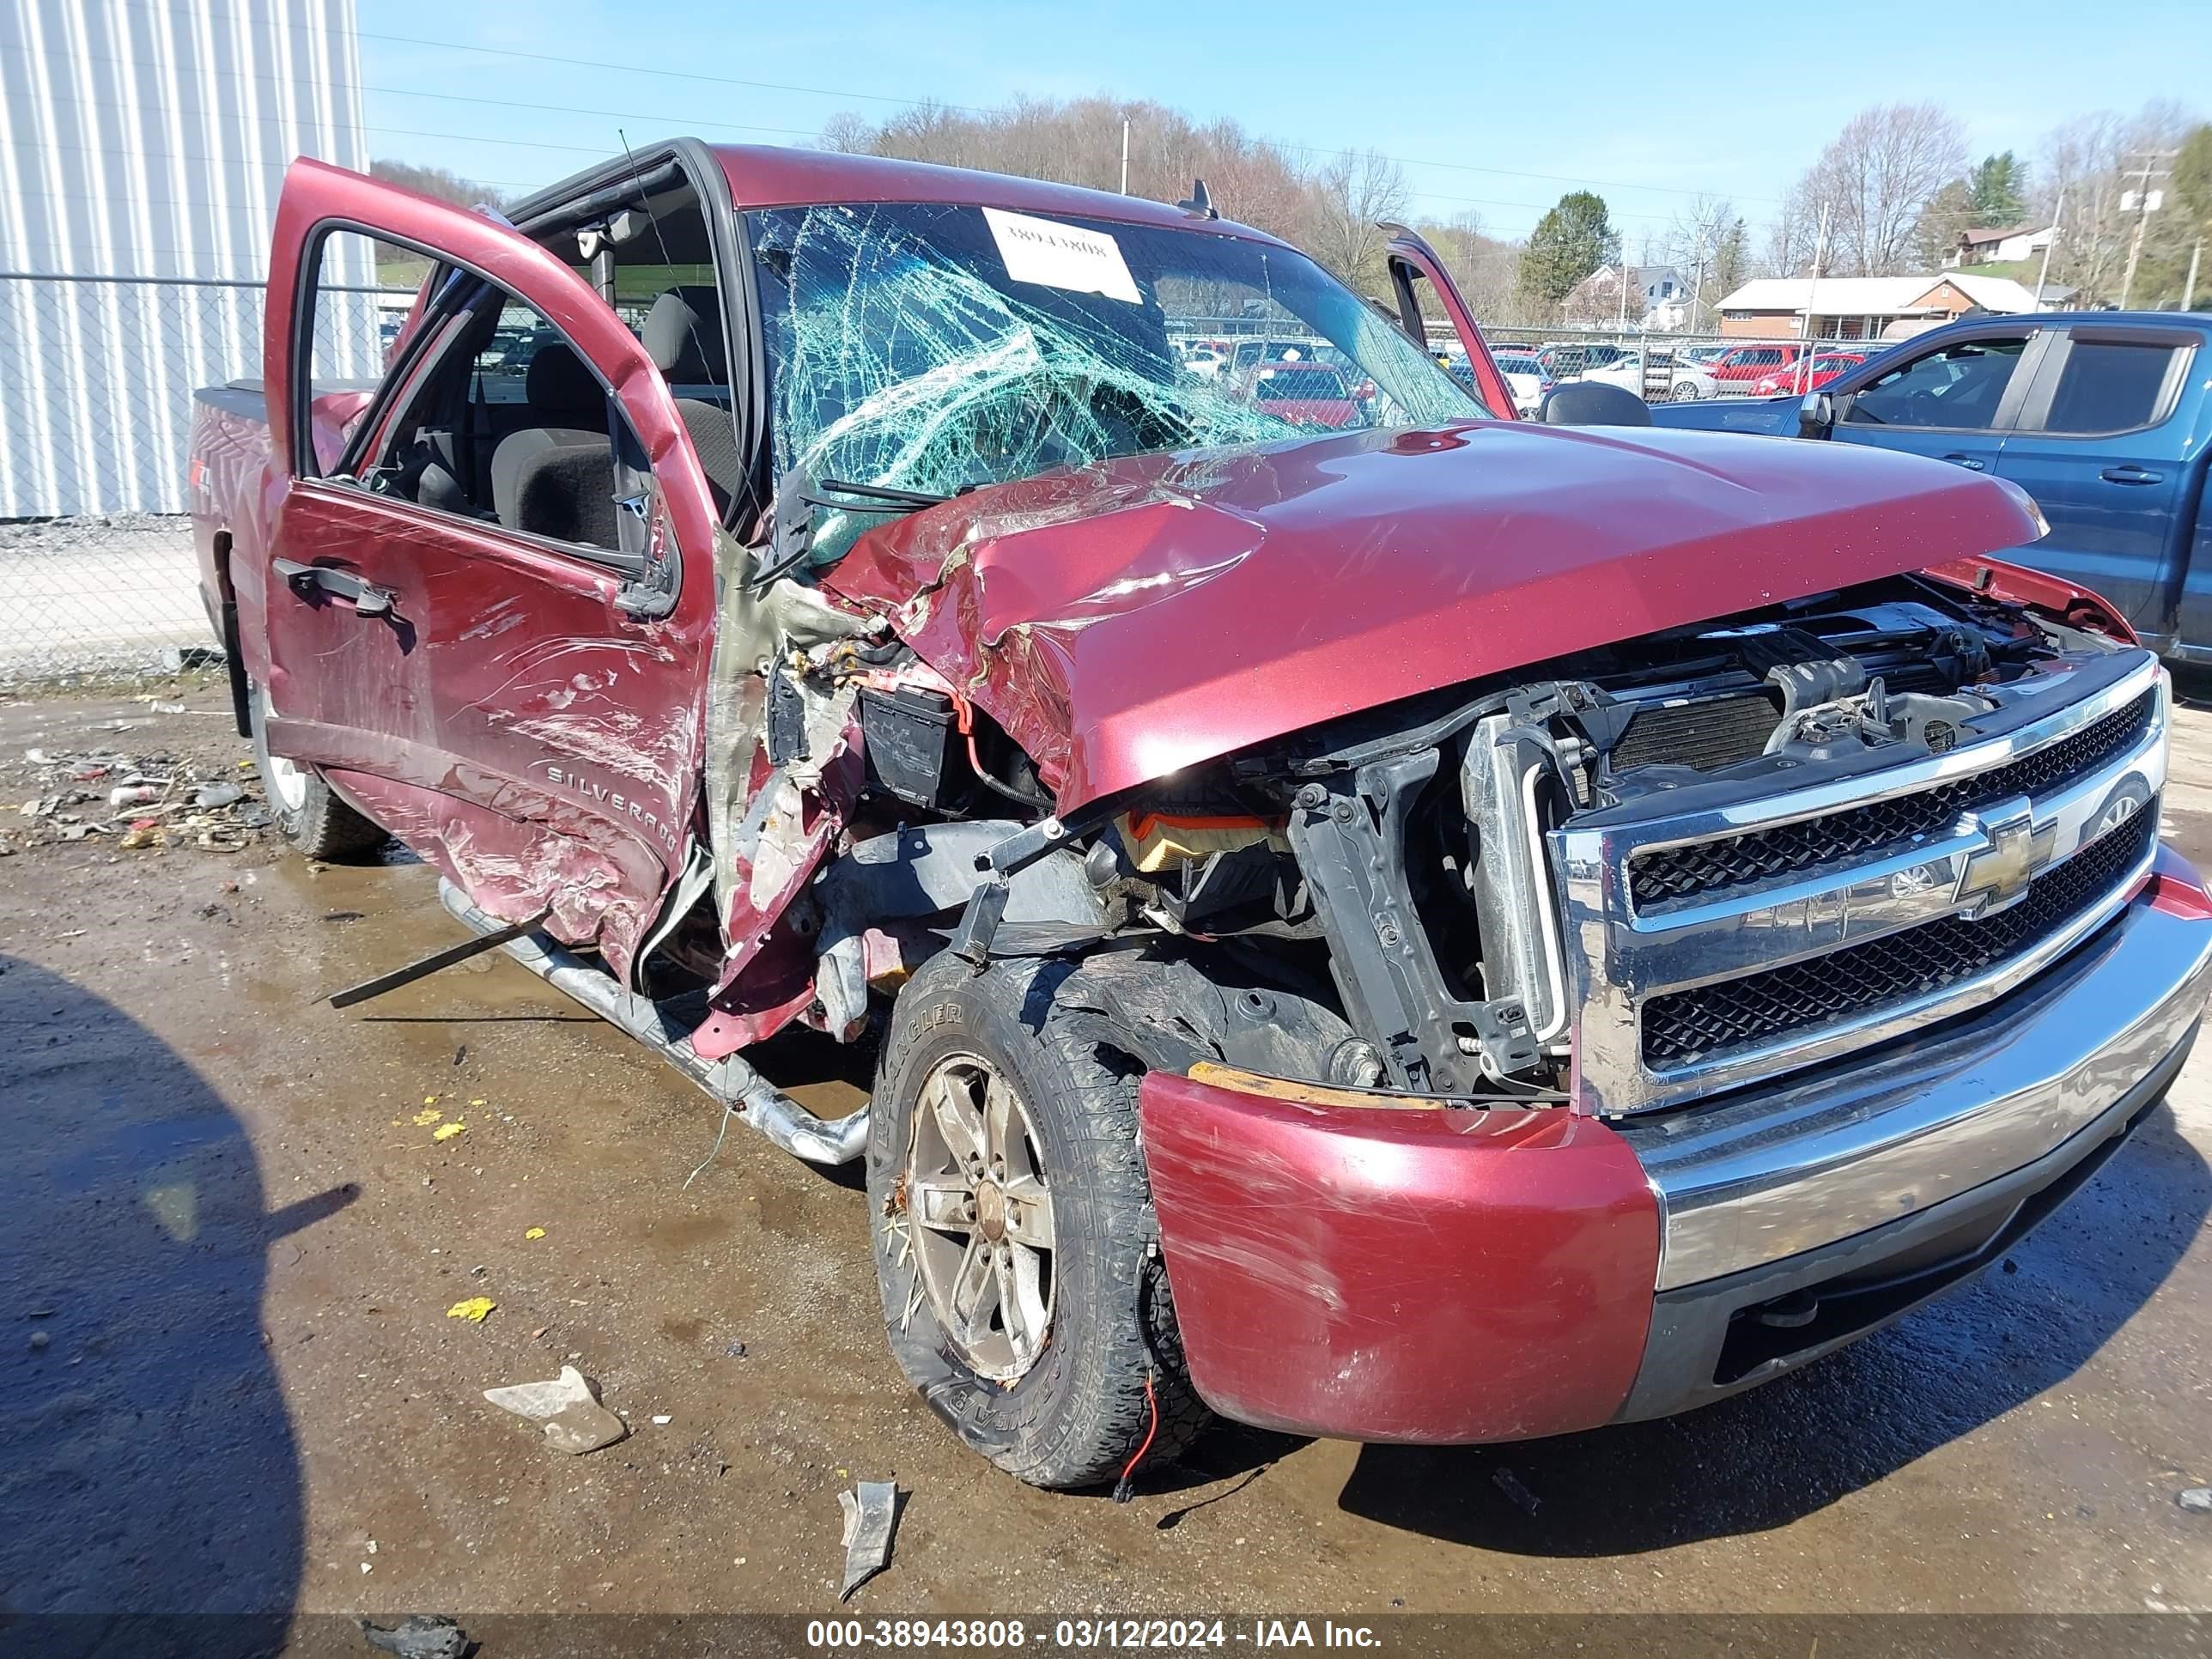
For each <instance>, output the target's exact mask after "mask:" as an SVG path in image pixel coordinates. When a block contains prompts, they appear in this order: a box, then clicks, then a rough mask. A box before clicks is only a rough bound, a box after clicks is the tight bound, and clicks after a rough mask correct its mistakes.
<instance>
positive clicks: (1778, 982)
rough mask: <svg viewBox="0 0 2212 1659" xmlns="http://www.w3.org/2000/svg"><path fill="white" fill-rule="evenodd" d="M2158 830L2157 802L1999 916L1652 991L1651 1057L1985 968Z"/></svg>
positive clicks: (1817, 1016) (1817, 1017)
mask: <svg viewBox="0 0 2212 1659" xmlns="http://www.w3.org/2000/svg"><path fill="white" fill-rule="evenodd" d="M2157 836H2158V803H2157V802H2156V801H2153V802H2151V803H2150V804H2149V805H2148V806H2146V807H2143V808H2142V809H2141V810H2140V811H2137V812H2136V815H2135V816H2134V817H2131V818H2130V819H2129V820H2128V821H2127V822H2126V823H2124V824H2122V825H2120V826H2119V827H2118V829H2112V830H2109V831H2107V832H2106V834H2105V835H2103V836H2100V837H2099V838H2098V839H2097V840H2096V841H2094V842H2091V843H2090V844H2089V845H2088V846H2087V847H2085V848H2082V849H2081V851H2080V852H2078V853H2076V854H2075V855H2074V856H2073V857H2072V858H2070V859H2068V860H2066V861H2065V862H2064V863H2063V864H2060V865H2057V866H2053V867H2052V868H2051V869H2050V870H2049V871H2047V872H2045V873H2044V874H2043V875H2041V876H2039V877H2038V878H2036V880H2035V881H2034V882H2033V884H2031V885H2030V886H2029V888H2028V890H2027V897H2026V898H2024V899H2022V900H2021V902H2019V903H2017V904H2015V905H2014V906H2012V907H2011V908H2009V909H2005V910H2000V911H1998V912H1997V913H1996V915H1993V916H1988V917H1985V918H1983V919H1981V920H1978V921H1975V920H1970V919H1967V918H1965V917H1960V916H1947V917H1946V918H1944V919H1943V920H1942V921H1931V922H1928V923H1926V924H1924V925H1923V926H1921V927H1908V928H1906V929H1905V930H1904V931H1903V932H1902V933H1892V934H1889V935H1888V936H1887V938H1884V939H1877V940H1876V941H1875V942H1874V943H1872V944H1870V945H1855V946H1853V947H1851V948H1850V949H1848V950H1844V951H1837V952H1836V953H1835V954H1834V955H1833V956H1829V957H1820V958H1819V959H1817V960H1815V961H1813V962H1804V963H1793V964H1791V965H1790V966H1789V967H1787V968H1778V969H1773V970H1772V971H1771V972H1769V973H1764V974H1751V975H1746V976H1745V977H1744V978H1742V979H1731V980H1724V981H1722V982H1721V983H1719V984H1717V985H1705V986H1699V987H1696V988H1694V989H1692V990H1688V991H1678V992H1675V993H1674V994H1671V995H1668V996H1659V997H1654V998H1652V999H1651V1000H1650V1001H1649V1002H1647V1003H1645V1004H1644V1064H1645V1065H1647V1066H1650V1067H1651V1068H1652V1069H1653V1070H1654V1071H1666V1070H1669V1069H1671V1068H1673V1067H1674V1066H1684V1065H1688V1064H1691V1063H1692V1062H1694V1061H1696V1060H1699V1059H1702V1058H1703V1057H1704V1056H1705V1055H1706V1054H1711V1053H1714V1052H1717V1051H1719V1050H1723V1049H1728V1048H1741V1047H1742V1046H1743V1045H1745V1044H1747V1043H1755V1042H1766V1041H1769V1040H1771V1039H1772V1038H1774V1037H1777V1036H1782V1035H1784V1034H1785V1033H1787V1032H1791V1031H1798V1030H1806V1029H1808V1028H1809V1027H1815V1026H1821V1025H1827V1024H1833V1023H1834V1022H1836V1021H1838V1020H1842V1019H1849V1018H1853V1017H1855V1016H1857V1015H1859V1014H1863V1013H1865V1012H1869V1011H1872V1010H1877V1009H1880V1008H1882V1007H1884V1006H1888V1005H1891V1004H1894V1003H1898V1002H1901V1001H1905V1000H1908V999H1911V998H1914V997H1921V996H1925V995H1927V994H1929V993H1930V992H1932V991H1939V990H1941V989H1942V988H1943V987H1945V986H1947V985H1952V984H1955V983H1957V982H1958V981H1961V980H1966V979H1971V978H1972V977H1974V976H1975V975H1979V974H1983V973H1985V972H1987V971H1988V970H1989V969H1990V968H1992V967H1994V966H1996V964H1997V963H2001V962H2003V961H2005V960H2007V959H2008V958H2009V957H2014V956H2017V955H2018V954H2019V953H2020V952H2021V951H2025V950H2027V949H2028V948H2030V947H2031V946H2033V945H2036V944H2038V943H2039V942H2041V941H2042V940H2044V939H2048V938H2050V937H2051V935H2052V934H2053V933H2057V932H2058V931H2059V930H2060V929H2061V928H2063V927H2065V926H2066V925H2067V924H2068V923H2069V922H2071V921H2075V920H2076V919H2077V918H2078V917H2080V916H2081V914H2082V913H2083V912H2084V911H2086V910H2087V909H2088V908H2089V907H2090V906H2092V905H2093V904H2094V903H2095V902H2097V901H2098V900H2099V899H2100V898H2102V897H2104V896H2106V895H2107V894H2108V893H2110V892H2111V891H2112V889H2113V887H2114V886H2115V885H2116V884H2118V883H2119V882H2120V881H2121V880H2123V879H2124V878H2125V877H2127V876H2128V875H2130V873H2132V872H2133V871H2134V870H2135V868H2136V866H2137V865H2138V864H2140V863H2141V862H2142V860H2144V859H2145V858H2147V857H2148V855H2149V853H2150V847H2151V843H2152V842H2154V841H2155V840H2156V839H2157Z"/></svg>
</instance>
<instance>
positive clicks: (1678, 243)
mask: <svg viewBox="0 0 2212 1659" xmlns="http://www.w3.org/2000/svg"><path fill="white" fill-rule="evenodd" d="M1743 234H1744V232H1743V221H1742V219H1741V217H1740V216H1738V215H1737V213H1736V210H1735V203H1733V202H1731V201H1729V198H1728V197H1725V196H1693V197H1691V198H1690V200H1689V202H1688V204H1686V206H1683V207H1680V208H1678V209H1676V210H1675V211H1674V217H1673V219H1672V220H1671V221H1669V222H1668V226H1667V229H1666V231H1665V232H1664V234H1662V236H1661V237H1660V246H1661V247H1662V248H1663V249H1664V250H1665V251H1666V255H1667V260H1668V264H1672V265H1673V266H1674V269H1675V270H1678V271H1680V273H1681V274H1682V276H1684V278H1686V280H1687V281H1688V283H1689V284H1690V293H1691V301H1692V303H1691V307H1690V316H1689V319H1688V326H1689V327H1690V328H1692V329H1693V330H1694V329H1701V328H1705V327H1707V326H1709V325H1711V320H1712V315H1713V312H1714V309H1715V308H1716V307H1717V306H1718V305H1719V303H1720V301H1721V300H1722V299H1723V298H1724V297H1725V296H1726V295H1729V293H1731V292H1733V291H1734V290H1735V289H1736V287H1737V286H1738V285H1739V284H1741V282H1742V280H1743V278H1744V276H1746V275H1747V273H1746V272H1745V270H1743V265H1744V256H1743Z"/></svg>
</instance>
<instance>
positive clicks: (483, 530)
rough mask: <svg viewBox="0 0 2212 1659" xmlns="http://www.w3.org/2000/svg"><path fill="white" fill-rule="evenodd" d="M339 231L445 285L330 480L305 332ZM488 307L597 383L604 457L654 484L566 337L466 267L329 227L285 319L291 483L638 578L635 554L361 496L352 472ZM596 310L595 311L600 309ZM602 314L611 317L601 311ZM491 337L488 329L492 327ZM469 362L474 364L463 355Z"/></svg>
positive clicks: (312, 247)
mask: <svg viewBox="0 0 2212 1659" xmlns="http://www.w3.org/2000/svg"><path fill="white" fill-rule="evenodd" d="M343 231H353V232H356V233H358V234H362V235H364V236H367V237H368V239H369V240H371V241H373V242H383V243H386V244H388V245H389V246H393V247H403V248H405V249H407V250H408V251H410V252H414V253H418V254H421V255H422V257H424V258H427V259H428V260H429V261H430V262H431V265H432V275H433V276H434V277H435V276H437V274H438V273H439V272H441V271H442V272H445V273H446V276H445V277H444V279H442V280H441V283H440V286H439V289H438V291H437V292H435V293H434V294H433V295H432V296H431V299H430V302H429V305H428V308H427V309H426V310H425V312H424V313H423V316H422V320H421V322H420V323H419V324H417V325H416V328H415V331H414V332H413V333H412V334H410V336H409V337H408V338H407V340H406V342H405V343H404V346H403V348H402V349H401V351H400V354H399V356H398V359H397V360H395V361H394V362H392V364H391V365H390V366H389V367H388V368H386V372H385V374H384V378H383V379H382V380H380V381H379V382H378V383H377V387H376V391H375V392H374V394H373V395H372V396H371V397H370V398H369V401H368V404H367V405H366V406H365V407H364V408H363V409H362V413H361V416H360V418H359V419H358V420H357V421H356V422H355V425H354V429H353V431H352V433H351V434H350V435H349V436H348V438H347V439H346V442H345V446H344V447H343V449H342V450H341V451H340V452H339V454H338V458H337V467H336V470H335V471H331V472H328V473H325V472H323V471H319V469H318V468H317V465H316V460H315V453H314V443H313V407H312V405H313V398H314V362H313V356H314V327H315V310H316V302H317V301H318V300H319V297H320V295H321V292H322V283H321V281H320V276H321V272H322V260H323V247H324V244H325V242H327V241H328V240H329V239H330V238H331V236H332V235H334V234H337V233H339V232H343ZM455 276H469V277H472V278H474V279H475V280H474V282H473V283H456V282H454V281H453V277H455ZM495 297H496V298H497V300H498V302H499V308H500V309H501V310H504V309H505V308H506V307H507V306H508V305H517V306H520V307H523V308H525V309H526V310H527V311H529V312H530V313H532V315H533V316H535V317H537V318H538V320H539V321H540V322H541V323H543V324H544V325H545V326H546V327H547V328H549V329H550V330H551V331H552V332H553V335H554V337H555V338H556V339H558V340H560V341H561V342H562V343H564V344H566V345H567V346H568V349H569V350H571V351H573V352H574V353H575V354H576V359H577V361H578V362H581V363H582V364H583V365H584V367H585V368H586V369H588V370H589V371H590V372H591V375H592V379H593V380H596V381H598V382H599V390H600V392H601V394H602V395H603V396H604V397H605V398H606V403H607V447H608V453H609V456H610V458H611V459H612V460H613V462H614V464H615V465H616V466H617V468H618V469H619V468H625V467H626V468H628V469H629V471H633V472H636V473H641V474H642V475H644V477H647V479H652V480H653V481H654V482H655V483H657V482H658V480H657V479H656V478H655V477H654V474H653V468H652V464H651V458H650V457H649V456H647V453H646V451H645V446H644V443H643V442H642V441H641V440H640V439H639V437H638V435H637V434H636V432H635V429H634V428H632V427H631V426H630V423H629V412H628V411H627V410H624V409H623V405H622V400H621V398H618V397H617V395H616V394H615V391H614V388H613V386H611V385H610V384H609V383H608V380H607V378H606V375H605V373H604V372H603V371H602V370H601V369H600V368H599V364H597V363H596V362H593V361H592V359H591V357H590V356H588V355H587V354H586V352H585V351H584V350H583V349H582V348H581V347H580V346H578V345H577V343H575V342H574V340H572V339H570V338H569V337H568V333H567V331H564V330H563V329H562V327H561V325H559V324H558V323H556V322H555V321H554V320H553V319H551V318H550V317H548V316H546V315H545V314H544V313H543V312H541V311H539V310H538V307H535V306H533V305H532V304H531V303H530V301H528V300H526V299H525V298H524V297H523V296H522V295H519V294H517V293H515V291H514V290H513V289H511V288H509V287H507V285H506V284H505V283H501V282H500V281H499V280H498V279H497V278H496V277H495V276H491V275H489V273H487V272H485V271H483V270H478V269H477V267H476V266H475V265H473V264H470V263H469V262H467V261H466V260H464V259H459V258H455V257H454V256H453V255H452V254H450V253H442V252H439V251H438V250H437V249H435V248H433V247H429V246H425V245H423V244H422V243H420V242H416V241H413V240H409V239H407V238H405V237H403V236H397V235H394V234H392V233H391V232H389V231H386V230H382V229H379V228H374V227H373V226H369V225H365V224H362V223H360V222H356V221H353V220H348V219H343V218H330V219H325V220H321V221H319V222H317V223H316V225H315V226H314V228H313V230H312V231H310V233H309V234H308V236H307V242H306V252H305V254H304V255H303V257H302V258H301V262H300V283H299V299H298V301H297V302H296V303H295V307H294V309H293V325H292V341H293V345H292V362H293V382H294V384H293V388H292V400H293V416H292V419H293V430H294V432H295V434H296V435H297V436H296V437H295V441H294V443H293V447H292V453H293V463H292V470H293V476H294V477H295V478H297V479H301V480H311V481H313V482H315V483H325V484H331V485H335V486H337V487H338V488H340V489H347V490H349V491H351V492H354V493H356V494H359V495H364V496H366V497H368V499H369V500H371V501H378V502H381V503H383V504H384V505H385V506H386V507H396V508H412V509H414V510H415V511H416V512H417V513H423V514H425V515H427V516H428V518H429V519H430V520H431V521H432V522H433V523H435V524H439V525H458V526H465V527H466V528H467V529H469V530H470V531H472V532H477V533H479V534H491V535H496V536H499V537H501V538H506V539H508V540H511V541H514V542H517V543H520V544H521V545H523V546H524V547H527V548H532V549H536V550H541V551H545V552H551V553H556V554H560V555H562V556H565V557H568V558H571V559H574V560H575V561H577V562H579V563H581V564H586V565H589V566H591V567H592V568H595V569H603V570H607V571H611V572H612V573H613V574H617V575H618V576H622V577H624V578H625V579H629V580H635V579H637V578H639V577H641V576H642V575H643V574H645V573H646V570H647V567H648V565H649V563H650V561H649V560H648V559H647V557H646V556H643V555H642V554H636V553H627V552H624V551H623V550H620V549H618V548H603V547H599V546H597V545H595V544H592V543H589V542H570V541H563V540H562V539H561V538H558V537H555V536H541V535H538V534H536V533H535V532H531V531H526V530H517V529H515V528H513V526H509V525H504V524H501V523H500V522H499V520H497V519H479V518H473V517H471V516H469V515H467V514H465V513H454V512H450V511H448V510H447V508H444V507H435V506H432V505H431V504H430V503H428V502H427V501H416V500H415V499H414V498H413V497H412V496H408V495H383V494H381V493H380V492H378V491H377V490H374V489H371V488H370V487H369V483H368V478H367V477H364V476H363V475H362V471H361V468H362V463H363V462H364V460H365V459H368V457H369V456H372V455H375V454H380V453H383V452H384V451H385V450H386V449H387V448H388V447H390V445H391V444H392V442H393V441H395V439H396V437H397V434H396V433H395V432H394V431H393V430H392V428H393V425H394V423H395V422H397V421H398V419H400V418H401V417H403V416H404V415H405V413H406V412H407V410H410V409H411V408H412V407H413V406H414V404H415V403H416V399H417V398H419V397H420V396H421V395H422V392H423V390H424V388H425V387H426V386H428V384H429V383H430V382H431V381H432V380H435V378H436V376H437V375H438V374H439V372H440V371H441V369H443V368H446V367H447V365H448V364H449V362H451V360H452V357H453V353H454V352H456V351H458V350H459V349H462V347H463V345H464V344H465V342H466V340H467V338H468V336H469V334H470V330H469V328H468V327H467V325H466V319H468V318H470V317H471V316H472V315H474V314H476V313H477V309H478V307H481V306H483V304H485V303H486V302H487V301H490V300H492V299H494V298H495ZM600 303H601V304H602V305H604V304H605V301H604V300H602V301H600ZM608 308H609V310H610V311H611V310H612V307H608ZM494 326H495V327H496V324H495V325H494ZM470 355H471V356H474V355H475V354H474V353H473V352H471V354H470Z"/></svg>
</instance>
